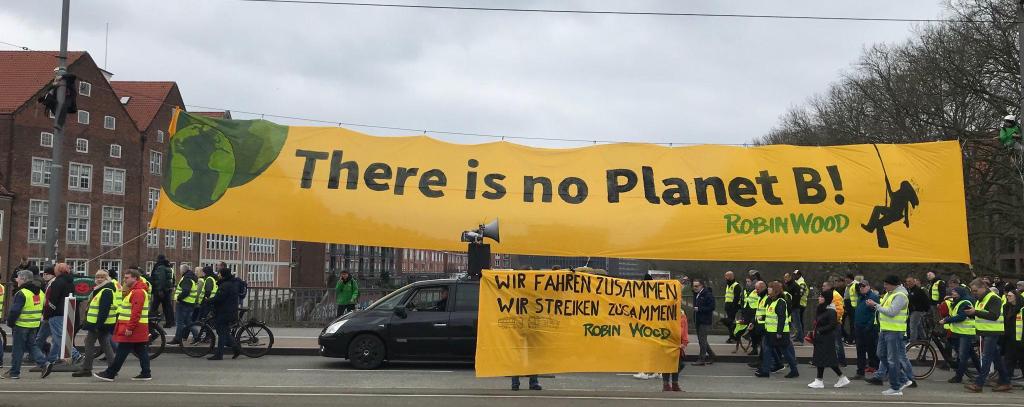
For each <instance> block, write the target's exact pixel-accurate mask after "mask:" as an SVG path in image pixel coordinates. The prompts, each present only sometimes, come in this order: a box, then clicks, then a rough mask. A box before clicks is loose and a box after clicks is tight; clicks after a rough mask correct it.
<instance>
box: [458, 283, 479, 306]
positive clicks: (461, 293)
mask: <svg viewBox="0 0 1024 407" xmlns="http://www.w3.org/2000/svg"><path fill="white" fill-rule="evenodd" d="M458 287H459V290H458V292H456V294H455V312H459V311H473V312H475V311H477V308H479V306H480V285H479V284H459V285H458Z"/></svg>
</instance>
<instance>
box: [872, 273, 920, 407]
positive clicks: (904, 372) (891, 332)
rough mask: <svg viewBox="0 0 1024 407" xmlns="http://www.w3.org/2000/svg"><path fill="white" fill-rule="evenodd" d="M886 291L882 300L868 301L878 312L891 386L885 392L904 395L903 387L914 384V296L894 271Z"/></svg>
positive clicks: (880, 356)
mask: <svg viewBox="0 0 1024 407" xmlns="http://www.w3.org/2000/svg"><path fill="white" fill-rule="evenodd" d="M884 284H885V291H886V295H885V297H884V298H882V302H881V303H877V302H875V301H871V300H869V301H867V303H866V304H867V305H868V306H869V307H871V308H873V309H874V310H875V311H877V312H878V328H879V331H880V333H879V344H880V346H879V348H878V359H879V362H880V365H884V366H886V368H887V370H888V372H887V373H888V376H889V388H888V389H886V390H885V391H883V392H882V395H885V396H902V395H903V390H904V389H906V388H907V387H910V386H911V385H913V384H914V383H913V380H908V379H907V378H909V377H913V374H914V372H913V370H912V369H911V367H910V359H908V358H907V343H906V338H905V336H906V333H907V320H908V319H909V315H910V312H909V306H910V300H909V298H908V296H907V289H906V288H904V287H903V285H902V284H900V278H899V277H896V276H894V275H889V276H887V277H885V280H884Z"/></svg>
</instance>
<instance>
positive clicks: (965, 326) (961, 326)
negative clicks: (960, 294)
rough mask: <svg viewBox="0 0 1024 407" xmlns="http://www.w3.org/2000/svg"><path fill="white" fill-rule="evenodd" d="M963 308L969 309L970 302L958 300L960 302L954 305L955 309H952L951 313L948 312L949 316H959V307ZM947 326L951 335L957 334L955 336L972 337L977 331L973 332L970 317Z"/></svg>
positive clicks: (973, 328) (971, 318)
mask: <svg viewBox="0 0 1024 407" xmlns="http://www.w3.org/2000/svg"><path fill="white" fill-rule="evenodd" d="M963 306H968V307H970V306H971V302H970V301H967V300H960V302H958V303H956V307H955V308H953V309H952V311H950V312H949V316H951V317H953V316H957V315H959V314H960V307H963ZM947 325H949V330H950V331H952V332H953V333H955V334H957V335H968V336H974V335H976V334H977V331H976V330H975V327H974V317H972V316H968V317H967V319H965V320H963V321H960V322H954V323H952V324H947Z"/></svg>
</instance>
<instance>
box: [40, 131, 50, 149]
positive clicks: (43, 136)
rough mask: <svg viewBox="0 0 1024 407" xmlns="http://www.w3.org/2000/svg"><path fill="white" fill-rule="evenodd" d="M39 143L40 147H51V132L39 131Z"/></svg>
mask: <svg viewBox="0 0 1024 407" xmlns="http://www.w3.org/2000/svg"><path fill="white" fill-rule="evenodd" d="M39 145H40V146H41V147H53V133H47V132H45V131H44V132H41V133H39Z"/></svg>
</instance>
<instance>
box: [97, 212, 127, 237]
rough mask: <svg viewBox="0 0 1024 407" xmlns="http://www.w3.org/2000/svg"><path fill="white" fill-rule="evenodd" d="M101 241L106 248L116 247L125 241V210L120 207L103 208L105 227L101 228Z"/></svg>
mask: <svg viewBox="0 0 1024 407" xmlns="http://www.w3.org/2000/svg"><path fill="white" fill-rule="evenodd" d="M100 240H101V241H102V243H103V245H104V246H116V245H119V244H121V242H122V241H123V240H124V208H122V207H120V206H104V207H103V225H102V227H101V228H100Z"/></svg>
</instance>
